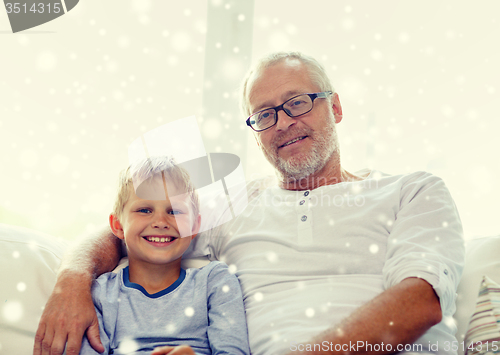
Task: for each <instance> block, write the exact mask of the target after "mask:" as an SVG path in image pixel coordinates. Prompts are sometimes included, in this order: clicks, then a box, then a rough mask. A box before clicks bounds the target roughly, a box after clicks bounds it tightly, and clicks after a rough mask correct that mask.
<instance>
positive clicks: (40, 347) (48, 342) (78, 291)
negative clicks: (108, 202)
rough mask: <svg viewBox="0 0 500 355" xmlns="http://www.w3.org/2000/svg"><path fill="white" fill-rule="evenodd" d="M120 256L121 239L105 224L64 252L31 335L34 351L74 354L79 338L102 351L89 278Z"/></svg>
mask: <svg viewBox="0 0 500 355" xmlns="http://www.w3.org/2000/svg"><path fill="white" fill-rule="evenodd" d="M120 257H121V241H120V239H118V238H117V237H115V236H114V235H113V234H112V233H111V230H110V229H109V228H106V229H105V230H103V231H102V232H101V233H98V234H96V235H94V236H91V237H89V238H87V239H85V240H83V241H81V242H80V243H78V244H77V245H75V246H73V247H71V249H70V250H69V251H68V252H67V253H66V254H65V255H64V258H63V261H62V264H61V267H60V268H59V272H58V275H57V281H56V285H55V287H54V290H53V291H52V294H51V295H50V297H49V300H48V301H47V304H46V305H45V309H44V311H43V314H42V317H41V319H40V323H39V324H38V330H37V332H36V336H35V345H34V349H33V354H34V355H61V354H62V353H63V351H64V347H65V345H66V342H67V347H66V354H67V355H78V353H79V352H80V346H81V344H82V338H83V335H84V333H85V332H87V338H88V339H89V342H90V344H91V345H92V347H93V348H94V349H96V350H97V351H99V352H102V351H104V348H103V347H102V344H101V341H100V338H99V324H98V321H97V316H96V313H95V308H94V304H93V303H92V297H91V293H90V291H91V286H92V280H93V279H94V278H95V277H97V276H99V275H101V274H103V273H105V272H108V271H111V270H113V269H114V268H115V267H116V265H117V264H118V261H119V260H120Z"/></svg>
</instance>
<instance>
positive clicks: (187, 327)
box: [80, 157, 250, 355]
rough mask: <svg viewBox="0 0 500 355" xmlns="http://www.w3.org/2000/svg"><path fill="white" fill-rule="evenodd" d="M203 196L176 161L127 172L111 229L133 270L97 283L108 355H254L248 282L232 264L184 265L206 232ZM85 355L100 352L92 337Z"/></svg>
mask: <svg viewBox="0 0 500 355" xmlns="http://www.w3.org/2000/svg"><path fill="white" fill-rule="evenodd" d="M198 210H199V202H198V196H197V193H196V191H195V188H194V186H193V185H192V184H191V181H190V178H189V175H188V174H187V172H186V171H185V170H184V169H182V168H180V167H179V166H177V165H176V164H175V163H174V161H173V160H172V159H170V158H166V157H160V158H153V159H147V160H146V161H144V162H142V163H141V164H139V165H138V166H135V167H131V168H128V169H127V170H126V171H124V172H122V174H121V176H120V182H119V191H118V197H117V199H116V202H115V207H114V210H113V213H112V214H111V215H110V216H109V224H110V226H111V229H112V230H113V233H114V234H115V235H116V236H117V237H118V238H120V239H123V240H124V241H125V244H126V247H127V252H128V258H129V266H128V267H126V268H124V269H122V270H120V271H119V272H118V273H117V274H114V273H107V274H104V275H102V276H101V277H99V278H98V279H97V280H96V281H94V285H93V287H92V298H93V301H94V305H95V307H96V311H97V315H98V318H99V326H100V336H101V341H102V343H103V345H104V348H105V349H106V350H105V352H104V354H151V353H152V351H153V349H155V348H156V347H159V346H161V347H162V348H160V349H157V350H156V351H155V354H169V353H171V354H249V353H250V350H249V345H248V335H247V328H246V320H245V311H244V308H243V301H242V296H241V290H240V285H239V282H238V279H237V278H236V276H235V275H232V274H230V273H229V271H228V268H227V266H226V265H225V264H223V263H220V262H211V263H209V264H208V265H206V266H205V267H203V268H201V269H187V270H184V269H182V268H181V257H182V254H183V253H184V251H185V250H186V249H187V248H188V246H189V244H190V242H191V240H192V239H193V238H194V237H195V236H196V234H197V233H198V231H199V228H200V215H199V212H198ZM80 354H81V355H82V354H85V355H86V354H98V353H97V352H96V351H95V350H94V349H92V347H91V346H90V344H89V342H88V341H87V339H86V338H85V337H84V340H83V343H82V349H81V351H80Z"/></svg>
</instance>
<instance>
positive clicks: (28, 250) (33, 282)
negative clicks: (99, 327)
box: [0, 224, 500, 355]
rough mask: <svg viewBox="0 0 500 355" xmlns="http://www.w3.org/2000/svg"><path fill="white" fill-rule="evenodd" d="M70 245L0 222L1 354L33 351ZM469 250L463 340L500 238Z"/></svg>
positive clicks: (496, 273) (499, 271)
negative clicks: (39, 323) (40, 324)
mask: <svg viewBox="0 0 500 355" xmlns="http://www.w3.org/2000/svg"><path fill="white" fill-rule="evenodd" d="M66 246H67V243H66V242H64V241H61V240H58V239H55V238H53V237H51V236H49V235H46V234H42V233H39V232H35V231H32V230H28V229H25V228H21V227H14V226H9V225H5V224H0V266H1V268H0V270H1V272H0V285H1V286H0V355H4V354H5V355H24V354H31V353H32V348H33V339H34V335H35V331H36V328H37V324H38V320H39V318H40V316H41V314H42V310H43V307H44V305H45V302H46V300H47V298H48V297H49V295H50V293H51V291H52V288H53V286H54V283H55V276H56V271H57V268H58V266H59V264H60V262H61V256H62V254H63V252H64V249H65V248H66ZM466 250H467V255H466V266H465V269H464V274H463V278H462V281H461V283H460V286H459V289H458V297H457V313H456V315H455V319H456V322H457V325H458V332H457V339H458V342H461V341H463V340H464V335H465V332H466V330H467V326H468V323H469V319H470V317H471V315H472V314H473V312H474V310H475V306H476V299H477V295H478V290H479V286H480V283H481V280H482V276H483V275H488V276H489V277H490V278H491V279H492V280H494V281H496V282H497V283H500V253H499V252H500V236H496V237H488V238H481V239H474V240H471V241H469V242H467V243H466ZM195 266H199V264H198V265H196V264H195ZM460 350H461V349H460V347H459V354H461V351H460Z"/></svg>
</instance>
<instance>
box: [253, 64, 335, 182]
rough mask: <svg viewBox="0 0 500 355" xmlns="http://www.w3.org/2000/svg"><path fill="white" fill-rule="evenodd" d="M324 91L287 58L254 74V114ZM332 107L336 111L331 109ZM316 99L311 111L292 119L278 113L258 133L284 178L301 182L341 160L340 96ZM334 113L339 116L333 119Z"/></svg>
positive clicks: (259, 139) (282, 113)
mask: <svg viewBox="0 0 500 355" xmlns="http://www.w3.org/2000/svg"><path fill="white" fill-rule="evenodd" d="M319 91H321V90H320V88H319V87H318V86H317V85H316V84H315V83H313V81H312V80H311V78H310V75H309V71H308V69H307V67H306V66H305V65H304V64H302V63H301V62H300V61H299V60H297V59H285V60H283V61H280V62H279V63H277V64H274V65H272V66H271V67H269V68H266V69H264V70H262V71H261V72H260V73H257V74H255V76H254V77H252V78H251V81H250V82H249V90H248V93H249V94H248V97H249V103H250V110H251V112H252V113H253V112H257V111H260V110H262V109H265V108H268V107H274V106H278V105H280V104H282V103H283V102H285V101H286V100H288V99H290V98H291V97H293V96H296V95H299V94H303V93H315V92H319ZM332 107H333V110H332ZM332 107H330V100H325V99H316V100H315V101H314V108H313V109H312V111H310V112H308V113H306V114H304V115H302V116H299V117H295V118H292V117H289V116H287V115H286V113H285V112H283V111H280V112H279V113H278V122H277V123H276V125H275V126H273V127H271V128H269V129H267V130H265V131H263V132H259V133H256V139H257V143H258V144H259V147H260V148H261V149H262V152H263V153H264V155H265V156H266V158H267V160H268V161H269V162H270V163H271V164H272V165H273V166H274V167H275V168H276V169H277V170H278V172H279V173H281V174H282V175H283V177H284V178H285V179H288V180H289V179H292V180H300V179H303V178H305V177H307V176H309V175H311V174H314V173H317V172H319V171H320V170H322V169H323V168H324V167H325V166H326V165H327V164H328V163H334V160H335V159H336V160H338V162H339V163H340V158H339V157H338V155H339V153H338V139H337V134H336V130H335V123H334V121H335V120H336V121H337V123H338V122H340V119H341V117H342V116H341V115H342V109H341V107H340V102H339V101H338V96H337V95H336V94H334V97H333V98H332ZM334 111H335V113H340V114H339V115H338V117H339V118H337V115H335V116H334Z"/></svg>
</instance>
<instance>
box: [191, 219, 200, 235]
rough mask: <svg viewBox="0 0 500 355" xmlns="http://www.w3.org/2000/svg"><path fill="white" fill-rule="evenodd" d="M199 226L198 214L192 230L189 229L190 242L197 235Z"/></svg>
mask: <svg viewBox="0 0 500 355" xmlns="http://www.w3.org/2000/svg"><path fill="white" fill-rule="evenodd" d="M200 226H201V215H200V214H198V216H196V218H195V220H194V223H193V228H191V233H192V235H191V240H193V238H194V237H196V236H197V235H198V232H199V231H200Z"/></svg>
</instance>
